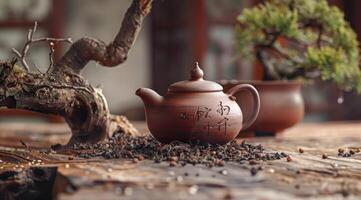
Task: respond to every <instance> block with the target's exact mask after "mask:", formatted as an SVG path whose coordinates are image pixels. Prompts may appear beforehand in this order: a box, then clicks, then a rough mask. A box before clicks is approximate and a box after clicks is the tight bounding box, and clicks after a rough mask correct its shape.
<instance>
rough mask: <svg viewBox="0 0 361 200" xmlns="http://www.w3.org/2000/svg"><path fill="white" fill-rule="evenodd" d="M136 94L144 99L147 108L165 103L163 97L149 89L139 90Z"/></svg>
mask: <svg viewBox="0 0 361 200" xmlns="http://www.w3.org/2000/svg"><path fill="white" fill-rule="evenodd" d="M135 94H136V95H137V96H139V97H140V98H141V99H142V101H143V103H144V105H146V106H157V105H159V104H160V103H161V102H162V101H163V97H162V96H160V95H159V94H158V93H156V92H155V91H153V90H151V89H149V88H139V89H138V90H137V91H136V92H135Z"/></svg>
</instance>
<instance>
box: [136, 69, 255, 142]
mask: <svg viewBox="0 0 361 200" xmlns="http://www.w3.org/2000/svg"><path fill="white" fill-rule="evenodd" d="M190 75H191V77H190V79H189V80H185V81H180V82H177V83H174V84H172V85H171V86H170V87H169V88H168V92H167V94H166V95H165V96H164V97H162V96H160V95H159V94H157V93H156V92H154V91H153V90H151V89H148V88H140V89H138V90H137V91H136V95H138V96H139V97H140V98H141V99H142V100H143V102H144V105H145V114H146V119H147V124H148V128H149V130H150V132H151V133H152V135H153V136H154V137H155V138H156V139H158V140H159V141H160V142H164V143H169V142H171V141H174V140H178V141H182V142H190V141H198V142H201V143H211V144H225V143H227V142H229V141H231V140H233V139H234V138H235V137H236V136H237V134H238V133H239V131H240V130H241V129H245V128H248V127H249V126H250V125H252V123H253V122H254V121H255V120H256V118H257V115H258V112H259V105H260V100H259V95H258V92H257V90H256V89H255V88H254V87H253V86H251V85H249V84H240V85H236V86H234V87H233V88H231V89H230V90H228V91H227V93H224V92H223V87H222V86H221V85H219V84H218V83H215V82H212V81H207V80H204V79H203V71H202V69H201V68H200V67H199V66H198V63H196V64H195V66H194V68H193V69H192V70H191V73H190ZM240 90H248V91H249V92H251V94H252V96H253V100H254V102H255V103H254V106H253V114H252V116H251V117H250V119H248V120H247V121H245V122H243V115H242V111H241V109H240V107H239V106H238V104H237V102H236V98H235V97H234V96H233V95H234V94H235V93H237V92H238V91H240Z"/></svg>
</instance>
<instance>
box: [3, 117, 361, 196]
mask: <svg viewBox="0 0 361 200" xmlns="http://www.w3.org/2000/svg"><path fill="white" fill-rule="evenodd" d="M135 124H136V126H137V127H140V129H142V130H143V131H146V129H145V125H144V123H135ZM69 136H70V135H69V129H68V128H67V127H66V125H64V124H58V125H54V124H46V125H43V124H39V125H29V124H26V125H25V124H0V159H1V160H3V161H7V162H9V163H11V164H9V163H8V164H6V165H5V164H2V163H0V168H2V169H0V170H3V171H4V170H9V169H14V168H16V167H18V168H19V166H20V165H23V167H24V168H27V167H28V164H27V163H28V162H29V160H40V161H41V162H40V163H39V164H36V165H37V166H42V167H57V176H56V178H55V184H54V187H53V191H54V193H57V197H58V199H87V200H91V199H119V197H122V198H124V199H277V200H280V199H281V200H282V199H343V198H347V199H361V153H357V154H355V155H353V156H352V157H348V158H344V157H340V156H337V154H338V148H344V149H348V148H354V147H355V148H359V147H361V123H355V122H354V123H351V122H338V123H325V124H312V123H305V124H300V125H298V126H296V127H294V128H292V129H289V130H287V131H285V132H284V133H282V134H280V135H278V136H277V137H273V138H266V137H263V138H250V139H247V140H248V142H251V143H255V144H257V143H261V144H262V145H264V146H265V147H266V148H267V149H268V150H270V151H271V150H276V151H283V152H286V153H288V154H289V155H291V157H292V162H287V161H286V159H282V160H276V161H268V162H264V163H262V166H263V168H264V169H263V170H262V171H260V172H259V173H258V174H257V175H256V176H252V175H251V174H250V170H249V167H250V166H247V164H246V165H239V164H236V163H226V165H225V166H224V167H213V168H207V167H204V166H191V165H186V166H185V167H169V165H168V163H160V164H157V163H154V162H152V161H149V160H144V161H142V162H139V163H133V162H131V161H129V160H123V159H119V160H103V159H92V160H82V159H74V160H69V158H68V156H64V155H59V154H44V153H41V149H42V148H44V147H49V146H50V144H55V143H59V142H60V143H65V142H66V141H67V140H68V138H69ZM20 140H21V141H23V142H24V143H25V144H27V146H28V148H27V149H26V148H24V146H23V145H22V144H21V143H20V142H19V141H20ZM16 147H18V148H16ZM299 148H302V149H303V150H304V153H299V150H298V149H299ZM36 149H37V150H36ZM322 154H327V155H328V158H327V159H322ZM16 165H17V166H16ZM224 169H225V170H227V174H222V173H220V171H221V170H224ZM186 173H187V174H188V176H185V174H186ZM0 183H1V182H0Z"/></svg>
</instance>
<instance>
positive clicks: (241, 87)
mask: <svg viewBox="0 0 361 200" xmlns="http://www.w3.org/2000/svg"><path fill="white" fill-rule="evenodd" d="M240 90H248V91H250V92H251V94H252V96H253V101H254V102H255V104H254V106H253V115H252V116H251V117H250V119H249V120H248V121H247V122H243V127H242V130H244V129H246V128H248V127H250V126H251V125H252V124H253V122H254V121H256V119H257V117H258V113H259V109H260V99H259V94H258V91H257V90H256V88H255V87H253V86H252V85H250V84H240V85H236V86H234V87H232V88H231V89H229V90H228V91H227V94H228V95H231V96H233V95H234V94H235V93H237V92H239V91H240Z"/></svg>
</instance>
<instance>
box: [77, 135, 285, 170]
mask: <svg viewBox="0 0 361 200" xmlns="http://www.w3.org/2000/svg"><path fill="white" fill-rule="evenodd" d="M74 149H76V150H77V151H76V152H77V154H78V155H77V156H79V157H82V158H91V157H103V158H106V159H117V158H126V159H133V161H134V162H138V161H139V160H143V159H150V160H154V161H155V162H157V163H160V162H162V161H166V162H169V165H170V166H177V165H181V166H185V165H186V164H193V165H196V164H202V165H206V166H208V167H213V166H223V165H224V164H225V162H237V163H241V164H242V163H246V162H248V163H249V164H251V165H254V164H258V163H259V162H260V161H267V160H276V159H281V158H286V157H287V156H288V155H287V154H286V153H283V152H281V153H279V152H265V149H264V148H263V147H262V145H253V144H249V143H246V142H245V141H244V140H243V141H242V142H237V141H232V142H230V143H228V144H226V145H223V146H220V145H211V144H199V143H191V144H186V143H181V142H178V141H175V142H172V143H170V144H162V143H160V142H158V141H157V140H156V139H155V138H154V137H152V136H137V137H134V136H130V135H127V134H115V135H114V136H113V137H112V138H111V139H110V140H109V141H108V142H106V143H99V144H93V145H89V144H76V145H74Z"/></svg>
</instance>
